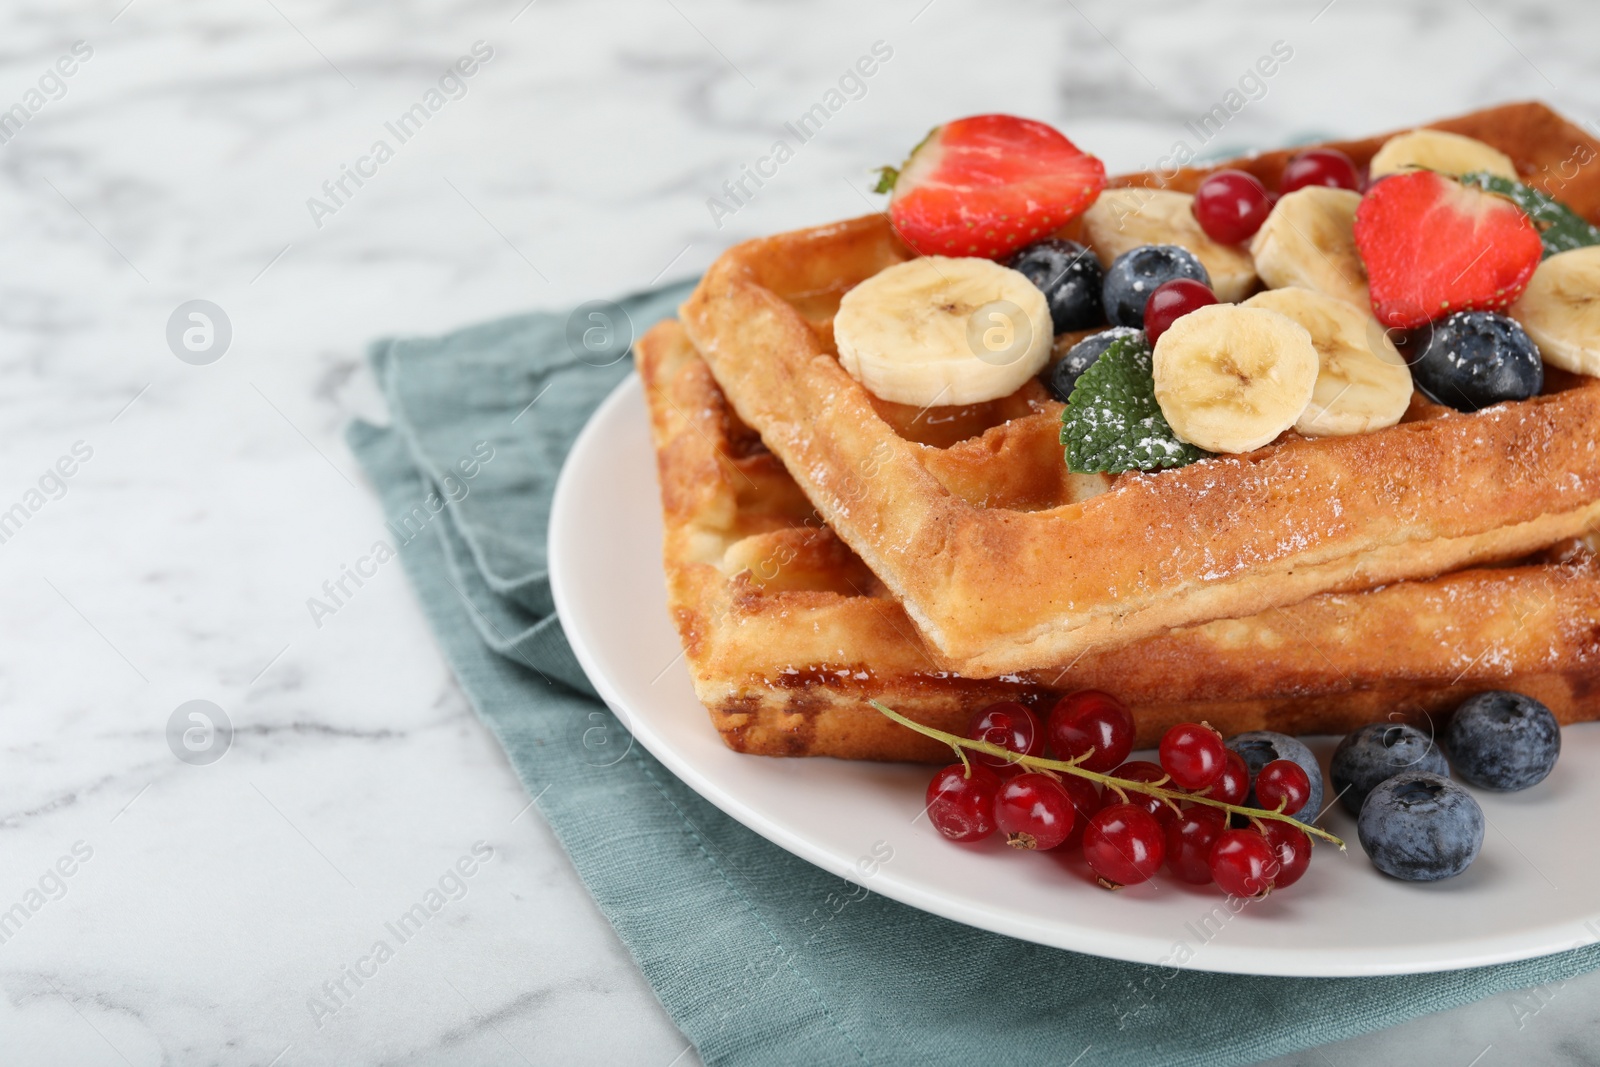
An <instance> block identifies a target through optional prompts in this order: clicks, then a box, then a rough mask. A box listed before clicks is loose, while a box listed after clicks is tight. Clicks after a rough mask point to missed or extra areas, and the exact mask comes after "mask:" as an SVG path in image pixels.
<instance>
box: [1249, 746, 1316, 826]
mask: <svg viewBox="0 0 1600 1067" xmlns="http://www.w3.org/2000/svg"><path fill="white" fill-rule="evenodd" d="M1310 796H1311V779H1310V778H1309V777H1307V776H1306V772H1305V771H1303V770H1301V769H1300V765H1299V764H1298V763H1294V762H1291V761H1290V760H1286V759H1275V760H1273V761H1272V762H1271V763H1269V764H1267V765H1266V766H1265V767H1263V768H1261V773H1260V774H1259V775H1257V776H1256V797H1257V798H1258V799H1259V800H1260V801H1261V806H1262V807H1263V808H1266V809H1267V810H1268V811H1281V812H1283V813H1284V814H1285V815H1293V814H1294V813H1295V812H1297V811H1299V810H1300V809H1301V808H1303V807H1305V806H1306V801H1307V800H1308V799H1309V798H1310Z"/></svg>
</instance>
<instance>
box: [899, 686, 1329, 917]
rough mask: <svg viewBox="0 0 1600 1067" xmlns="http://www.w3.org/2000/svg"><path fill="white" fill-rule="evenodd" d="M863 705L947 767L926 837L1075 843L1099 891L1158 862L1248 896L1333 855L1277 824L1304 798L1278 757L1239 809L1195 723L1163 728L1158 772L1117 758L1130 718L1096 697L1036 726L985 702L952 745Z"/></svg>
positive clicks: (1234, 771) (1228, 775)
mask: <svg viewBox="0 0 1600 1067" xmlns="http://www.w3.org/2000/svg"><path fill="white" fill-rule="evenodd" d="M873 706H874V707H876V708H877V709H878V710H879V711H881V712H883V713H884V714H885V715H887V716H889V717H890V718H892V719H894V720H895V721H896V722H898V723H901V724H902V725H904V726H908V727H910V728H911V729H913V730H916V731H917V732H919V733H922V734H925V735H927V736H929V737H934V738H937V739H938V740H941V741H943V742H945V743H946V744H948V745H950V746H951V748H953V749H954V750H955V751H956V754H957V755H958V756H959V757H961V762H959V763H953V764H951V765H950V766H948V767H945V768H943V769H942V770H940V771H939V772H938V773H937V774H935V775H934V776H933V781H931V782H929V783H928V794H927V801H928V807H927V811H928V818H929V819H930V820H931V821H932V823H933V825H934V826H935V827H937V828H938V830H939V832H940V833H942V834H944V836H946V837H948V838H950V839H951V840H952V841H961V842H972V841H981V840H983V839H985V838H987V837H989V836H990V835H992V834H994V833H995V832H996V831H998V832H1000V833H1002V834H1004V835H1005V840H1006V844H1008V845H1010V846H1012V847H1013V848H1018V849H1024V850H1030V851H1043V850H1046V849H1070V848H1076V847H1078V846H1080V845H1081V846H1082V848H1083V857H1084V860H1085V861H1086V862H1087V863H1088V865H1089V869H1090V870H1091V871H1092V872H1094V875H1095V878H1096V879H1097V880H1098V881H1099V883H1100V884H1101V885H1103V886H1105V887H1106V888H1108V889H1118V888H1121V887H1122V886H1125V885H1135V884H1137V883H1139V882H1145V881H1148V880H1150V879H1151V878H1152V877H1154V876H1155V874H1156V872H1157V871H1158V870H1159V869H1160V868H1161V864H1162V863H1163V862H1165V863H1166V865H1167V867H1168V869H1169V870H1171V872H1172V874H1173V875H1174V876H1175V877H1177V878H1180V879H1182V880H1183V881H1185V882H1191V883H1194V884H1196V885H1204V884H1206V883H1208V882H1213V881H1214V882H1216V884H1217V885H1218V886H1220V887H1221V888H1222V889H1223V890H1224V891H1226V892H1228V893H1230V894H1233V895H1236V896H1243V897H1259V896H1264V895H1265V894H1266V893H1267V892H1268V891H1269V890H1272V889H1283V888H1286V887H1288V886H1290V885H1293V884H1294V883H1295V882H1296V881H1298V880H1299V878H1300V876H1301V875H1303V874H1304V873H1305V871H1306V867H1307V866H1308V865H1309V864H1310V862H1311V835H1315V836H1318V837H1321V838H1324V839H1325V840H1328V841H1331V842H1333V843H1335V844H1337V845H1339V847H1340V848H1341V849H1342V848H1343V847H1344V843H1343V842H1341V841H1340V840H1339V839H1338V838H1336V837H1334V836H1333V835H1331V834H1329V833H1327V832H1325V831H1323V830H1320V829H1317V828H1315V827H1310V826H1306V825H1304V824H1302V823H1299V822H1297V821H1294V820H1292V819H1290V818H1288V816H1291V815H1294V814H1295V813H1297V812H1299V811H1300V809H1301V808H1302V807H1303V806H1304V805H1305V803H1306V801H1307V800H1308V799H1309V798H1310V795H1311V781H1310V779H1309V778H1308V777H1307V775H1306V772H1305V771H1304V770H1303V769H1302V768H1301V767H1300V766H1299V765H1298V764H1296V763H1294V762H1292V761H1290V760H1273V761H1272V762H1271V763H1268V764H1267V765H1266V766H1265V767H1263V768H1262V769H1261V771H1260V773H1259V774H1257V775H1256V778H1255V782H1254V785H1255V794H1256V800H1257V802H1258V803H1259V804H1260V805H1261V807H1259V808H1249V807H1244V806H1243V802H1244V799H1245V797H1246V796H1247V795H1249V793H1250V788H1251V784H1252V783H1251V780H1250V772H1249V770H1248V768H1247V767H1246V766H1245V762H1244V760H1243V759H1242V758H1241V757H1240V756H1239V754H1238V753H1237V752H1233V751H1231V750H1229V749H1228V748H1227V747H1226V746H1225V745H1224V744H1223V743H1222V735H1220V734H1218V733H1217V731H1216V730H1214V729H1212V728H1211V727H1210V726H1208V725H1206V724H1205V723H1192V722H1189V723H1179V724H1178V725H1176V726H1173V727H1172V728H1171V729H1169V730H1167V732H1166V734H1165V735H1164V736H1163V737H1162V738H1161V747H1160V752H1159V758H1160V760H1161V762H1160V763H1159V764H1156V763H1151V762H1150V761H1148V760H1129V759H1128V756H1129V755H1130V754H1131V752H1132V751H1133V741H1134V722H1133V716H1132V714H1130V713H1129V711H1128V709H1127V707H1126V706H1125V705H1124V704H1123V703H1122V702H1121V701H1120V700H1118V699H1117V698H1116V697H1114V696H1111V695H1110V694H1109V693H1102V692H1099V691H1097V690H1083V691H1081V692H1077V693H1069V694H1067V695H1066V696H1064V697H1062V698H1061V699H1060V700H1058V701H1057V702H1056V703H1055V706H1054V707H1052V708H1051V709H1050V712H1049V714H1048V715H1047V716H1046V717H1045V720H1044V722H1043V723H1042V724H1041V722H1040V720H1039V717H1038V716H1037V715H1035V714H1034V713H1033V711H1032V710H1030V709H1029V708H1028V707H1027V706H1025V705H1023V704H1018V703H1014V702H1005V703H1000V704H992V705H990V706H989V707H987V708H984V709H983V710H982V711H979V712H978V713H977V714H976V715H974V716H973V717H972V722H971V723H970V725H969V726H968V728H967V733H966V736H965V737H957V736H955V735H954V734H949V733H945V732H944V731H942V730H935V729H933V728H931V727H928V726H923V725H922V724H920V723H916V722H912V721H911V720H910V719H907V718H905V717H904V716H902V715H900V714H898V713H897V712H895V711H893V710H892V709H890V708H887V707H885V706H884V705H882V704H879V703H877V702H874V703H873ZM1052 757H1053V758H1052Z"/></svg>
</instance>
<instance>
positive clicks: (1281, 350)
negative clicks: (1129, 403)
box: [1152, 304, 1318, 452]
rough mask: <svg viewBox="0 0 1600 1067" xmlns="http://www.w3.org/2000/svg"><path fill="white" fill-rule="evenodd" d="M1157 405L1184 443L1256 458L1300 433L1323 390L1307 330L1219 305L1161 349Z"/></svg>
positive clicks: (1187, 323)
mask: <svg viewBox="0 0 1600 1067" xmlns="http://www.w3.org/2000/svg"><path fill="white" fill-rule="evenodd" d="M1152 362H1153V364H1154V366H1153V370H1154V373H1155V385H1156V403H1158V404H1160V405H1161V413H1162V414H1163V415H1165V416H1166V417H1167V422H1168V423H1170V424H1171V425H1172V428H1173V430H1174V431H1176V432H1177V434H1178V436H1179V437H1181V438H1183V439H1184V440H1185V441H1188V442H1189V443H1190V444H1194V445H1199V446H1200V447H1201V448H1204V449H1206V450H1208V451H1211V452H1250V451H1253V450H1255V449H1257V448H1260V447H1261V446H1262V445H1264V444H1267V443H1268V442H1270V441H1272V440H1273V439H1274V438H1276V437H1277V436H1278V435H1279V434H1281V433H1283V431H1285V430H1287V429H1288V428H1289V427H1291V426H1293V425H1294V423H1295V420H1296V419H1298V418H1299V417H1300V413H1301V412H1303V411H1304V410H1305V409H1306V405H1307V404H1308V403H1310V402H1311V393H1312V389H1313V388H1314V387H1315V386H1316V384H1317V368H1318V360H1317V350H1316V347H1315V346H1314V345H1313V344H1312V343H1311V334H1309V333H1308V332H1306V329H1305V327H1304V326H1301V325H1300V324H1299V323H1297V322H1295V321H1294V320H1293V319H1291V318H1289V317H1288V316H1286V315H1280V314H1279V313H1278V312H1276V311H1269V310H1267V309H1266V308H1260V307H1254V308H1247V307H1238V306H1235V305H1231V304H1213V305H1211V306H1210V307H1203V308H1200V309H1199V310H1198V311H1191V312H1190V313H1189V314H1187V315H1185V316H1183V317H1182V318H1180V319H1179V320H1178V321H1176V322H1174V323H1173V324H1172V325H1171V326H1169V327H1167V332H1166V333H1164V334H1162V335H1161V338H1160V340H1158V341H1157V342H1156V347H1155V352H1154V354H1153V356H1152Z"/></svg>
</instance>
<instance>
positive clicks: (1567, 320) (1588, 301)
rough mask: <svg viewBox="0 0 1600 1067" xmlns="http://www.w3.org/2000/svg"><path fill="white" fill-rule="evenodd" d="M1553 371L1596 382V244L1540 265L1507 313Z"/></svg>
mask: <svg viewBox="0 0 1600 1067" xmlns="http://www.w3.org/2000/svg"><path fill="white" fill-rule="evenodd" d="M1506 313H1507V314H1508V315H1510V316H1511V317H1512V318H1514V319H1516V320H1517V321H1518V322H1520V323H1521V324H1522V328H1523V329H1524V330H1526V331H1527V332H1528V336H1529V337H1530V338H1532V339H1533V343H1534V344H1536V345H1538V346H1539V355H1540V356H1542V357H1544V361H1545V362H1546V363H1548V364H1550V365H1551V366H1552V367H1560V368H1561V369H1562V370H1568V371H1572V372H1573V373H1574V374H1589V375H1594V376H1596V377H1600V245H1592V246H1590V247H1588V248H1574V249H1573V250H1572V251H1570V252H1558V253H1557V254H1556V255H1553V256H1551V257H1550V258H1549V259H1547V260H1545V261H1544V262H1543V263H1540V264H1539V266H1538V269H1536V270H1535V271H1534V272H1533V278H1532V279H1531V280H1530V281H1529V282H1528V288H1527V289H1525V290H1523V293H1522V295H1521V296H1520V297H1518V298H1517V301H1516V303H1514V304H1512V305H1511V307H1510V308H1509V309H1507V312H1506Z"/></svg>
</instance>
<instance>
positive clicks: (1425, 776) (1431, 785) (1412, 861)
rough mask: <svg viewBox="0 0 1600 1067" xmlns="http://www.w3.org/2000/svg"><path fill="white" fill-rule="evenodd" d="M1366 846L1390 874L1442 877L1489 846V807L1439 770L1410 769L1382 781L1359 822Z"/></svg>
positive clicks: (1427, 879)
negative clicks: (1486, 833)
mask: <svg viewBox="0 0 1600 1067" xmlns="http://www.w3.org/2000/svg"><path fill="white" fill-rule="evenodd" d="M1356 832H1357V833H1358V834H1359V835H1360V837H1361V847H1362V848H1364V849H1366V850H1367V858H1368V859H1370V860H1371V861H1372V865H1373V866H1374V867H1376V868H1378V870H1380V871H1382V872H1383V873H1384V874H1387V875H1392V876H1393V877H1395V878H1403V879H1405V880H1406V881H1408V882H1436V881H1438V880H1439V879H1441V878H1451V877H1454V876H1455V875H1458V874H1460V873H1461V872H1462V871H1464V870H1466V869H1467V866H1468V865H1469V864H1471V863H1472V861H1473V860H1474V859H1476V858H1477V856H1478V849H1479V848H1481V847H1482V846H1483V809H1482V808H1480V807H1478V802H1477V801H1476V800H1473V799H1472V794H1471V793H1468V792H1467V791H1466V790H1465V789H1463V788H1462V787H1461V786H1459V785H1457V784H1456V783H1454V782H1452V781H1450V779H1448V778H1446V777H1444V776H1443V775H1439V774H1429V773H1428V772H1427V771H1417V770H1409V771H1405V772H1403V773H1401V774H1397V775H1395V776H1394V777H1392V778H1390V779H1389V780H1387V781H1385V782H1383V783H1381V784H1380V785H1378V786H1377V787H1376V788H1375V789H1373V790H1372V792H1371V794H1370V795H1368V797H1367V802H1366V804H1365V805H1363V806H1362V808H1361V818H1360V819H1358V820H1357V822H1356Z"/></svg>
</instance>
